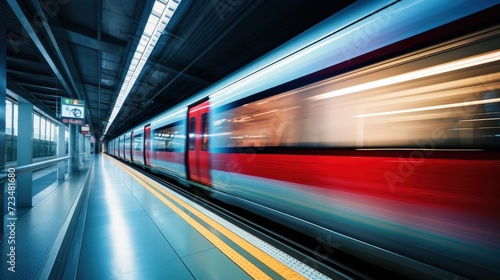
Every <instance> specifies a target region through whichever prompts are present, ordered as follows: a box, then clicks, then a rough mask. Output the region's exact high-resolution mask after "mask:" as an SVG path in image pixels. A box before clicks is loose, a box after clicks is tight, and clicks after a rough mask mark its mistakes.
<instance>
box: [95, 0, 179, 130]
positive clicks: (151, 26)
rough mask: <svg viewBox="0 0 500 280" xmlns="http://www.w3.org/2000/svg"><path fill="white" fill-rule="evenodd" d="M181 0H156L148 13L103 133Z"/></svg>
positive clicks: (118, 110) (120, 106)
mask: <svg viewBox="0 0 500 280" xmlns="http://www.w3.org/2000/svg"><path fill="white" fill-rule="evenodd" d="M180 2H181V0H156V1H155V3H154V5H153V8H152V10H151V14H150V15H149V18H148V21H147V23H146V26H145V27H144V32H143V34H142V36H141V39H140V40H139V44H138V45H137V48H136V50H135V53H134V56H133V58H132V61H131V62H130V66H129V69H128V71H127V75H126V76H125V79H124V81H123V84H122V87H121V89H120V93H119V94H118V98H117V99H116V103H115V106H114V108H113V111H112V112H111V116H110V117H109V120H108V124H107V126H106V129H105V130H104V135H106V133H107V132H108V129H109V127H110V126H111V125H112V124H113V121H114V120H115V118H116V116H117V115H118V113H119V112H120V109H121V108H122V105H123V102H125V100H126V99H127V96H128V94H129V93H130V91H131V90H132V87H133V86H134V84H135V81H136V80H137V78H138V77H139V75H140V73H141V71H142V69H143V67H144V65H145V64H146V61H147V60H148V58H149V55H150V54H151V52H153V49H154V47H155V45H156V43H157V42H158V39H159V38H160V36H161V34H162V33H163V30H164V29H165V27H166V26H167V24H168V22H169V21H170V18H172V15H173V14H174V12H175V10H176V9H177V7H178V6H179V3H180Z"/></svg>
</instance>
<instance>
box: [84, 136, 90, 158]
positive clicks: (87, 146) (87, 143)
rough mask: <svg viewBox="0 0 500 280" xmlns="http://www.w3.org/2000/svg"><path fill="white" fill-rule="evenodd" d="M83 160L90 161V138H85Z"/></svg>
mask: <svg viewBox="0 0 500 280" xmlns="http://www.w3.org/2000/svg"><path fill="white" fill-rule="evenodd" d="M85 158H86V159H90V137H87V136H85Z"/></svg>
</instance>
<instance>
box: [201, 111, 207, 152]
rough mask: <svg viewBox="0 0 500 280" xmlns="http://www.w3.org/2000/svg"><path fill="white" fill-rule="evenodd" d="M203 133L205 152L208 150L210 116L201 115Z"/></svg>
mask: <svg viewBox="0 0 500 280" xmlns="http://www.w3.org/2000/svg"><path fill="white" fill-rule="evenodd" d="M201 131H202V133H203V135H202V136H201V149H202V150H203V151H207V150H208V114H207V113H205V114H203V115H201Z"/></svg>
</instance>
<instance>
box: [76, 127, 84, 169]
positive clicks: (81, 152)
mask: <svg viewBox="0 0 500 280" xmlns="http://www.w3.org/2000/svg"><path fill="white" fill-rule="evenodd" d="M77 134H78V147H79V148H78V151H79V153H78V155H79V156H80V157H79V158H80V161H79V162H80V164H83V163H84V162H85V154H84V153H85V137H83V134H81V133H78V131H77Z"/></svg>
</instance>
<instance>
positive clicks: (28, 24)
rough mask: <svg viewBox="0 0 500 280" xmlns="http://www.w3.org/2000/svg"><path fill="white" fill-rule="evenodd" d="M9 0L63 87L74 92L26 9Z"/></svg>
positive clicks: (14, 0) (69, 91)
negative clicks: (27, 14)
mask: <svg viewBox="0 0 500 280" xmlns="http://www.w3.org/2000/svg"><path fill="white" fill-rule="evenodd" d="M7 1H8V3H9V6H10V8H11V9H12V11H13V12H14V14H15V15H16V17H17V19H18V20H19V22H20V23H21V24H22V25H23V27H24V29H25V31H26V33H27V34H28V35H29V37H30V39H31V40H32V41H33V43H34V44H35V46H36V47H37V49H38V51H40V53H41V54H42V56H43V58H44V59H45V61H47V64H48V65H49V67H50V69H51V70H52V72H54V74H55V75H56V77H57V78H58V79H59V81H60V82H61V85H62V86H63V88H64V89H65V90H66V92H68V94H71V92H72V90H71V88H70V87H69V85H68V84H67V83H66V80H65V79H64V77H63V75H62V73H61V72H60V71H59V68H58V67H57V65H56V63H55V61H54V60H53V59H52V57H51V56H50V54H49V52H48V51H47V49H46V48H45V46H44V45H43V43H42V40H41V39H40V37H39V34H38V32H37V30H35V29H34V28H33V26H32V23H31V21H30V20H29V19H28V17H27V16H26V15H25V13H24V11H23V10H24V9H23V8H22V7H21V6H20V4H19V2H18V1H16V0H7ZM42 14H43V12H42ZM28 101H29V100H28Z"/></svg>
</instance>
